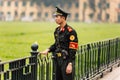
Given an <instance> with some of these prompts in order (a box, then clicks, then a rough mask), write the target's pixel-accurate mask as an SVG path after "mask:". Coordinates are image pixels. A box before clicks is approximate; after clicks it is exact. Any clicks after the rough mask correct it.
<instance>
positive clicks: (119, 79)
mask: <svg viewBox="0 0 120 80" xmlns="http://www.w3.org/2000/svg"><path fill="white" fill-rule="evenodd" d="M99 80H120V67H117V68H115V69H113V71H112V72H110V73H107V74H106V75H104V76H103V78H101V79H99Z"/></svg>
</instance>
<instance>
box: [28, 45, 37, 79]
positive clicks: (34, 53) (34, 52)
mask: <svg viewBox="0 0 120 80" xmlns="http://www.w3.org/2000/svg"><path fill="white" fill-rule="evenodd" d="M31 49H32V51H31V52H30V53H31V56H34V57H35V58H32V59H31V60H32V63H35V65H32V66H31V75H32V79H31V80H37V67H38V62H37V55H38V53H39V52H38V51H37V49H38V44H36V43H34V44H32V46H31ZM31 60H30V62H31Z"/></svg>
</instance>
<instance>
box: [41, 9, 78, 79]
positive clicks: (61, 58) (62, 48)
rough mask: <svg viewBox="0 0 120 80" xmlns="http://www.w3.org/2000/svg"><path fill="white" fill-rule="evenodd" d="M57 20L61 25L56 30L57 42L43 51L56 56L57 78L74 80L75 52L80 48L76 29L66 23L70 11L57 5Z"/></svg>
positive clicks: (55, 14)
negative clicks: (65, 10)
mask: <svg viewBox="0 0 120 80" xmlns="http://www.w3.org/2000/svg"><path fill="white" fill-rule="evenodd" d="M56 9H57V10H56V12H55V13H54V16H55V21H56V23H57V24H58V25H59V26H58V27H57V28H56V29H55V32H54V37H55V42H54V44H53V45H51V46H50V47H49V48H48V49H46V50H45V51H43V52H41V53H42V54H47V53H48V52H52V53H53V55H54V56H55V59H54V63H55V67H56V68H55V69H56V70H55V80H74V71H75V70H74V68H75V54H76V50H77V48H78V38H77V33H76V31H75V30H74V29H73V28H72V27H71V26H69V25H68V24H67V23H66V19H67V16H68V15H69V13H67V12H64V11H63V10H62V9H60V8H58V7H56Z"/></svg>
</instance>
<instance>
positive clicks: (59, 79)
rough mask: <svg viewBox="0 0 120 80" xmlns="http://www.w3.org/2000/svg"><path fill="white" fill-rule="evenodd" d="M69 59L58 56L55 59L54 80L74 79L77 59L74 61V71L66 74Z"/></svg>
mask: <svg viewBox="0 0 120 80" xmlns="http://www.w3.org/2000/svg"><path fill="white" fill-rule="evenodd" d="M68 63H69V62H68V60H67V59H66V60H64V59H62V58H57V59H55V60H54V61H53V66H54V68H53V69H54V71H53V75H54V76H53V78H54V79H53V80H74V74H75V61H72V68H73V69H72V73H70V74H66V67H67V65H68Z"/></svg>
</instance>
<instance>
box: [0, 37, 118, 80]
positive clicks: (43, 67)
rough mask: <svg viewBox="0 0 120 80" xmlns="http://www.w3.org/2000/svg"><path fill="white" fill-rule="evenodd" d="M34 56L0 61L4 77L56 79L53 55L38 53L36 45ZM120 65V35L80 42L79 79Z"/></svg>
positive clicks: (85, 79) (0, 78)
mask: <svg viewBox="0 0 120 80" xmlns="http://www.w3.org/2000/svg"><path fill="white" fill-rule="evenodd" d="M31 48H32V52H31V56H30V57H26V58H21V59H17V60H13V61H9V62H1V63H0V80H54V77H55V73H53V72H54V71H53V70H54V69H53V68H54V65H53V57H52V55H47V56H45V57H43V56H42V55H39V56H38V55H37V54H38V51H37V49H38V45H37V44H33V45H32V47H31ZM114 65H117V66H120V38H115V39H111V40H106V41H100V42H96V43H90V44H86V45H81V46H79V49H78V51H77V54H76V63H75V79H74V80H89V79H90V80H91V79H93V78H94V77H96V76H98V75H100V76H101V77H102V76H103V72H104V71H105V70H107V69H108V70H110V71H112V68H113V66H114Z"/></svg>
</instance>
